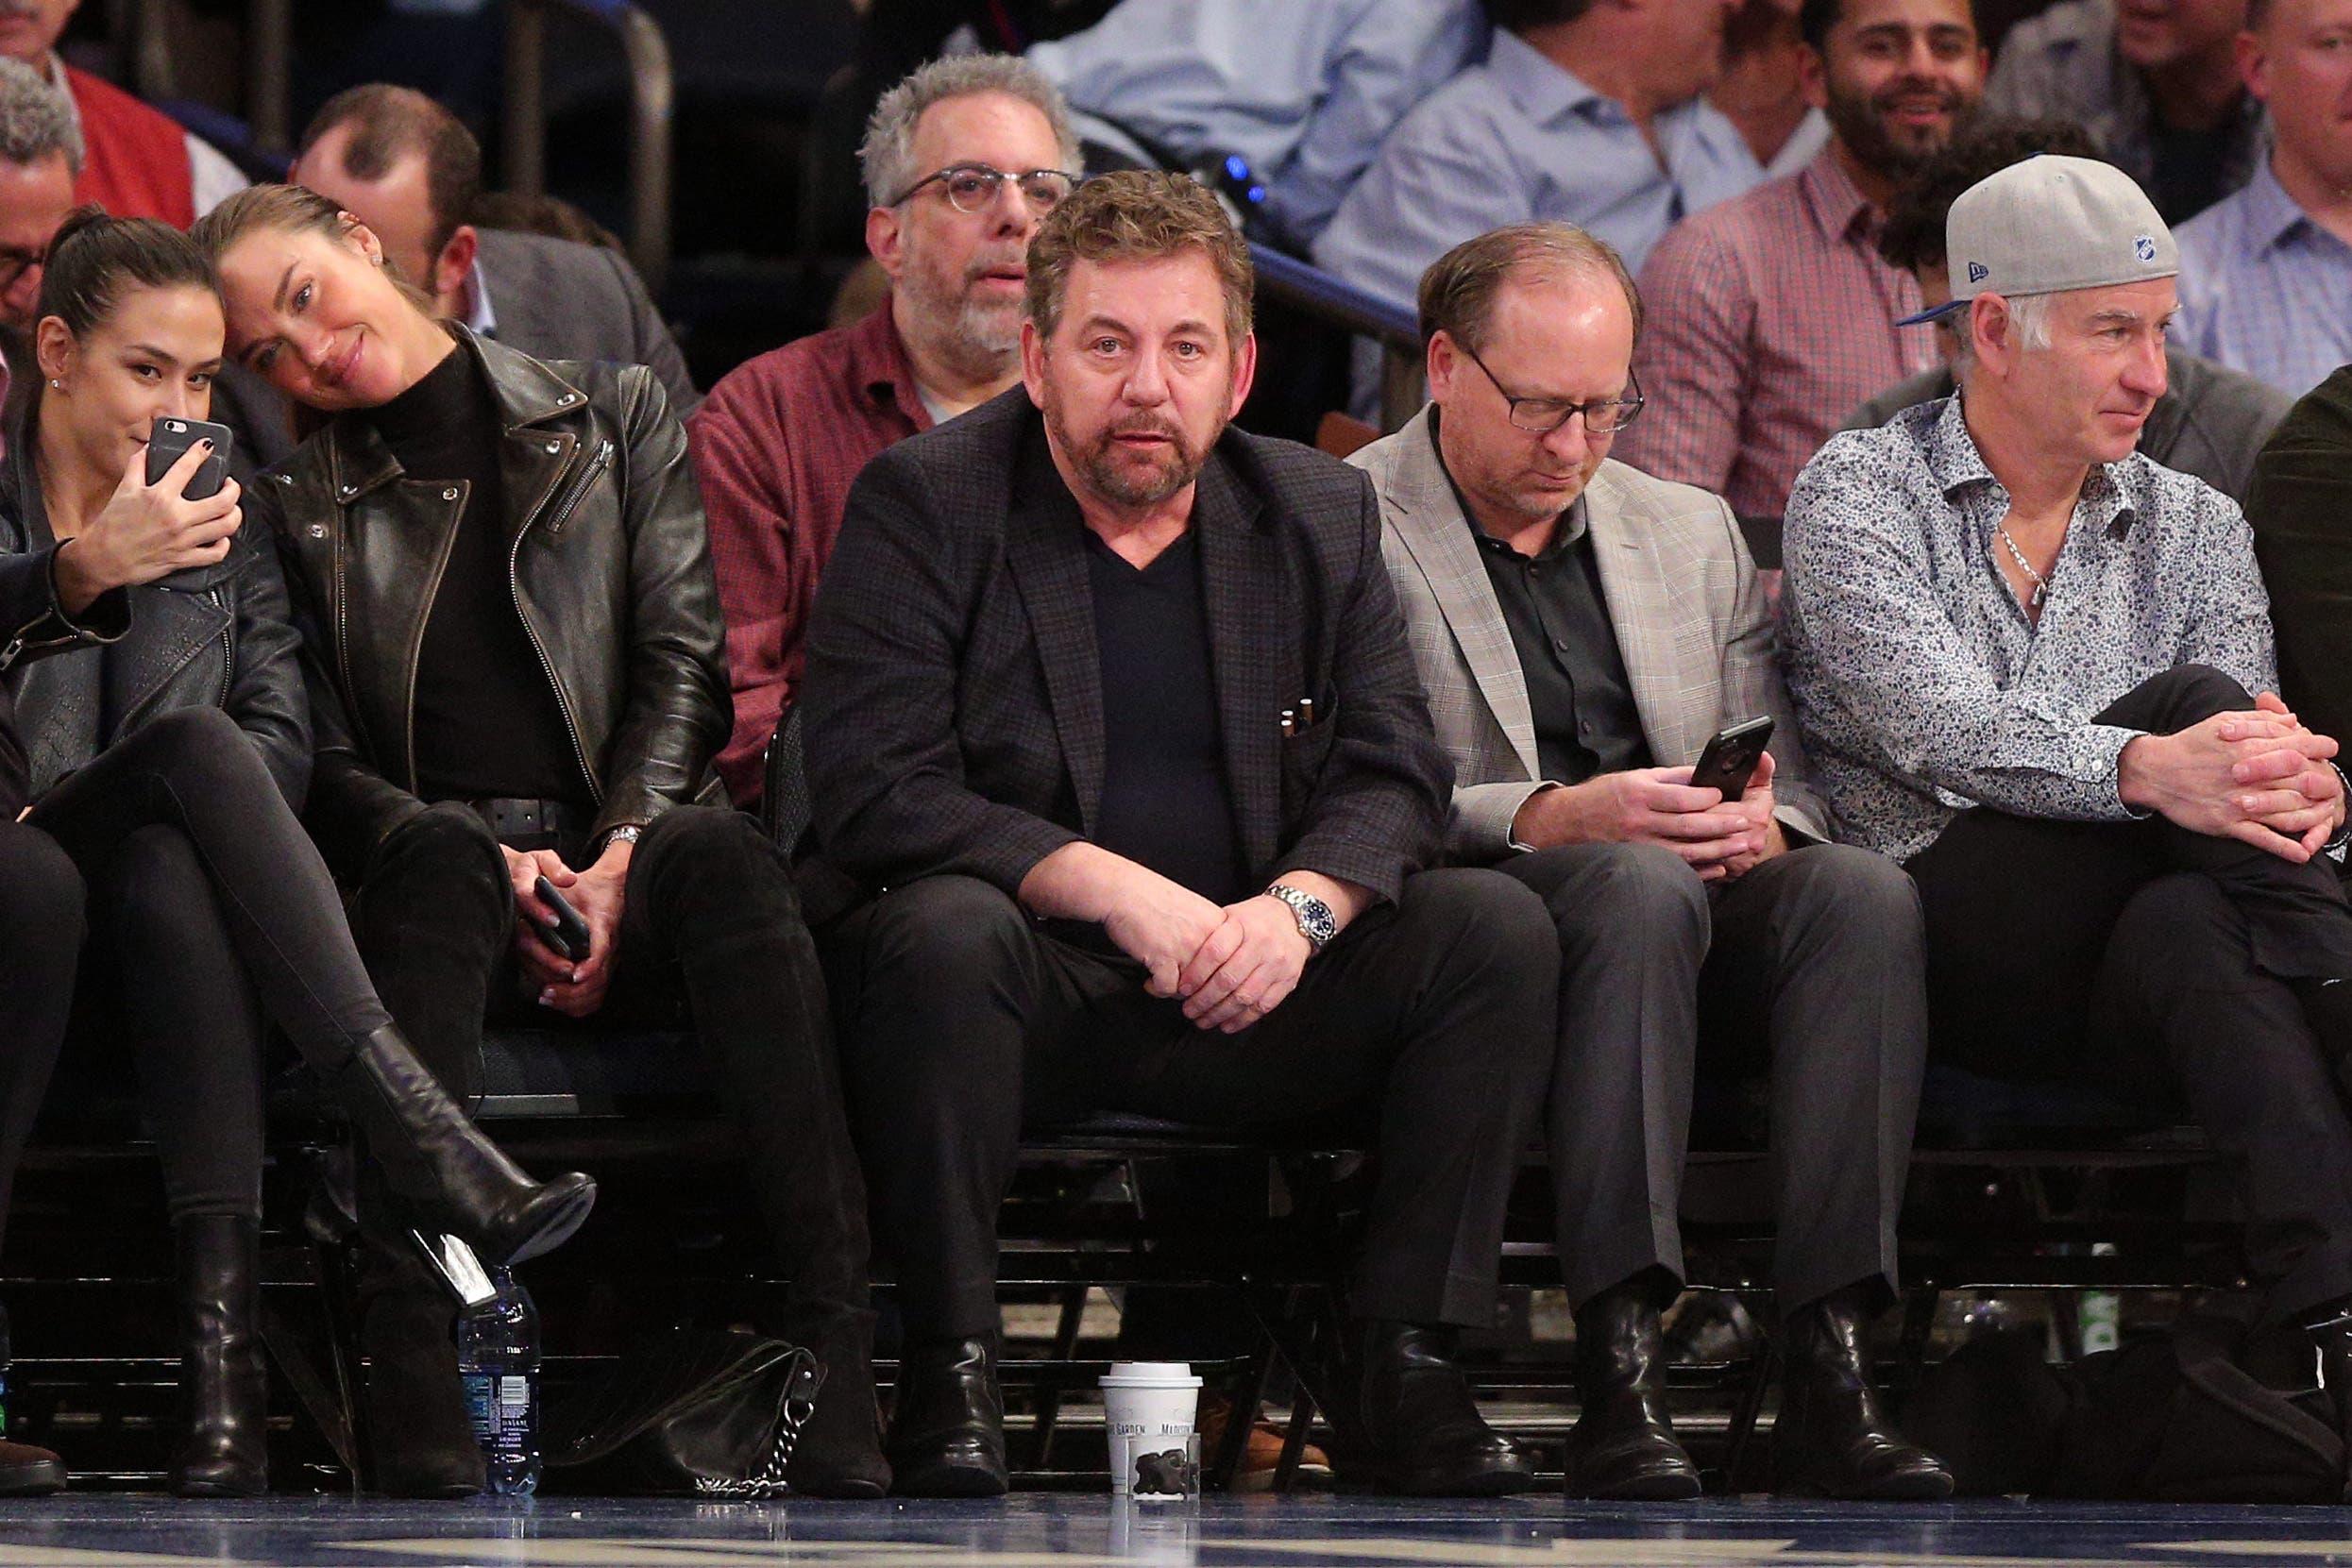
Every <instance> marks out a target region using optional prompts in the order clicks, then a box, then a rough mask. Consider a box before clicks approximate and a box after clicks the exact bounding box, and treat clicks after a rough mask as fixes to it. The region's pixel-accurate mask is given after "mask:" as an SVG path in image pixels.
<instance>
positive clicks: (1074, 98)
mask: <svg viewBox="0 0 2352 1568" xmlns="http://www.w3.org/2000/svg"><path fill="white" fill-rule="evenodd" d="M1486 36H1487V26H1486V20H1485V14H1484V12H1483V11H1482V10H1481V8H1480V7H1479V5H1478V0H1122V3H1121V4H1120V5H1119V6H1117V7H1116V8H1113V9H1112V10H1111V12H1110V14H1109V15H1108V16H1106V17H1105V18H1103V20H1102V21H1101V22H1099V23H1097V24H1096V25H1093V26H1091V27H1090V28H1088V29H1087V30H1086V31H1084V32H1082V33H1077V34H1074V35H1073V36H1072V37H1069V38H1065V39H1058V40H1055V41H1053V42H1047V43H1040V44H1037V45H1035V46H1033V47H1032V48H1031V49H1030V50H1029V59H1030V60H1031V61H1032V62H1033V63H1035V64H1036V66H1037V67H1038V69H1040V70H1041V71H1043V72H1044V73H1045V74H1046V75H1047V76H1051V77H1052V78H1053V79H1054V80H1055V81H1056V82H1057V83H1058V84H1059V86H1060V88H1061V90H1062V93H1063V94H1064V95H1065V96H1067V97H1068V98H1069V100H1070V106H1071V108H1072V109H1073V110H1077V111H1079V113H1080V116H1081V124H1080V130H1081V132H1082V133H1089V134H1091V127H1090V126H1087V125H1086V124H1085V123H1084V122H1085V120H1086V119H1088V118H1091V117H1096V116H1099V117H1101V118H1102V119H1104V120H1108V121H1109V122H1110V123H1111V125H1112V126H1125V127H1126V128H1128V129H1130V130H1134V131H1137V132H1140V133H1141V134H1142V135H1143V136H1145V137H1148V138H1150V139H1151V140H1152V141H1153V142H1155V143H1159V145H1160V146H1163V147H1166V148H1169V149H1170V150H1172V151H1174V152H1176V153H1178V154H1180V155H1182V156H1184V157H1186V158H1193V157H1202V156H1207V155H1212V154H1224V153H1239V154H1241V155H1242V156H1243V157H1244V158H1245V159H1247V160H1249V164H1250V168H1251V170H1252V171H1253V172H1254V173H1255V174H1256V175H1257V177H1258V178H1259V179H1260V180H1261V182H1262V183H1263V184H1264V185H1265V187H1266V193H1267V211H1268V214H1269V216H1270V217H1271V218H1272V219H1273V221H1274V223H1275V226H1276V228H1277V229H1278V231H1279V232H1280V233H1281V234H1282V235H1283V236H1284V237H1286V238H1287V239H1289V240H1290V241H1291V242H1292V243H1293V244H1298V245H1300V246H1302V247H1303V246H1304V245H1306V244H1308V243H1309V242H1311V240H1313V238H1314V237H1315V236H1316V235H1317V234H1319V233H1321V232H1322V231H1323V226H1324V225H1325V224H1327V223H1328V222H1329V221H1330V218H1331V213H1332V212H1333V211H1335V210H1336V209H1337V208H1338V207H1339V204H1340V198H1341V197H1343V196H1345V194H1347V188H1348V186H1349V185H1351V184H1353V183H1354V182H1355V179H1356V177H1357V176H1358V175H1360V174H1362V172H1363V169H1364V167H1365V165H1367V164H1369V163H1370V162H1371V161H1372V159H1373V156H1374V155H1375V154H1377V153H1378V152H1379V150H1380V139H1381V138H1382V137H1384V136H1386V135H1387V134H1388V132H1389V131H1390V130H1391V129H1392V128H1393V127H1394V126H1396V123H1397V122H1398V121H1399V120H1401V119H1403V118H1404V117H1405V114H1406V112H1407V111H1408V110H1411V109H1412V108H1413V105H1415V104H1417V103H1419V102H1420V101H1421V100H1422V99H1423V98H1425V97H1427V96H1428V95H1429V93H1430V92H1431V91H1432V90H1433V89H1435V88H1436V87H1437V86H1438V85H1439V84H1440V83H1442V82H1444V81H1446V80H1447V78H1449V77H1451V76H1453V75H1454V74H1455V73H1456V72H1458V71H1460V70H1461V69H1462V68H1463V66H1464V65H1465V64H1467V63H1469V61H1470V60H1472V59H1476V58H1477V57H1478V56H1480V55H1481V54H1483V53H1484V52H1485V48H1486ZM1101 140H1104V141H1107V142H1109V143H1111V144H1112V145H1119V144H1121V143H1123V142H1125V138H1123V137H1118V136H1116V135H1115V133H1114V134H1112V135H1106V136H1103V137H1102V138H1101Z"/></svg>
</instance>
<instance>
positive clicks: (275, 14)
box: [127, 0, 294, 156]
mask: <svg viewBox="0 0 2352 1568" xmlns="http://www.w3.org/2000/svg"><path fill="white" fill-rule="evenodd" d="M178 4H179V0H128V4H127V9H128V11H129V21H128V26H129V32H130V68H131V76H132V79H133V81H134V82H135V83H136V85H137V87H138V90H139V95H140V96H141V97H143V98H144V99H146V100H147V102H149V103H151V104H161V105H166V106H169V105H171V104H174V103H176V102H177V101H178V99H179V97H180V92H179V88H180V83H179V79H178V71H177V70H175V69H174V66H173V60H172V34H171V17H172V12H173V10H174V9H175V8H176V7H177V6H178ZM293 55H294V0H245V81H244V89H245V105H244V108H245V124H246V125H247V126H250V127H251V128H252V148H253V150H254V151H256V152H259V153H266V154H273V155H280V156H282V155H284V154H286V153H289V152H292V151H293V150H294V130H293V126H292V107H291V99H290V95H289V83H290V82H291V79H292V67H293Z"/></svg>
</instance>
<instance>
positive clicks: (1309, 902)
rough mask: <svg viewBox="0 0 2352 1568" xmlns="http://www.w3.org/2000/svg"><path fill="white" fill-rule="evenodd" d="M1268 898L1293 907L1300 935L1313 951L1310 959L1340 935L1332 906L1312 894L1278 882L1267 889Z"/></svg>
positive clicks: (1292, 911) (1309, 954) (1292, 910)
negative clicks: (1305, 939)
mask: <svg viewBox="0 0 2352 1568" xmlns="http://www.w3.org/2000/svg"><path fill="white" fill-rule="evenodd" d="M1266 896H1267V897H1268V898H1273V899H1280V900H1281V901H1282V902H1284V903H1287V904H1289V905H1290V906H1291V913H1292V915H1294V916H1295V917H1296V918H1297V920H1298V934H1299V935H1300V936H1304V937H1306V938H1307V946H1308V947H1309V948H1310V949H1311V950H1312V951H1311V952H1310V953H1308V956H1309V957H1313V956H1314V954H1315V953H1321V952H1322V951H1323V949H1324V945H1325V944H1326V943H1328V942H1329V941H1330V939H1331V938H1332V937H1334V936H1338V935H1339V920H1338V919H1337V918H1336V917H1334V916H1333V915H1332V913H1331V906H1330V905H1329V904H1328V903H1325V902H1323V901H1322V900H1321V899H1319V898H1316V897H1315V896H1314V895H1313V894H1312V893H1309V892H1305V891H1302V890H1301V889H1299V888H1296V887H1293V886H1291V885H1289V884H1288V883H1281V882H1278V883H1276V884H1275V885H1273V886H1271V887H1269V888H1267V889H1266Z"/></svg>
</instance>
